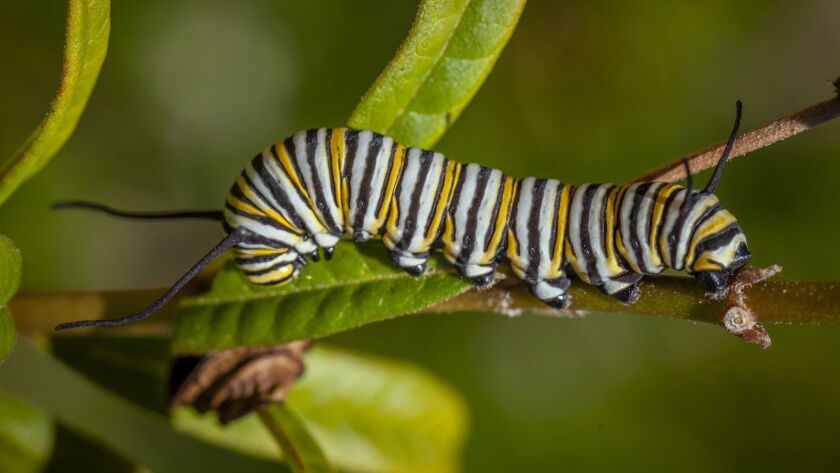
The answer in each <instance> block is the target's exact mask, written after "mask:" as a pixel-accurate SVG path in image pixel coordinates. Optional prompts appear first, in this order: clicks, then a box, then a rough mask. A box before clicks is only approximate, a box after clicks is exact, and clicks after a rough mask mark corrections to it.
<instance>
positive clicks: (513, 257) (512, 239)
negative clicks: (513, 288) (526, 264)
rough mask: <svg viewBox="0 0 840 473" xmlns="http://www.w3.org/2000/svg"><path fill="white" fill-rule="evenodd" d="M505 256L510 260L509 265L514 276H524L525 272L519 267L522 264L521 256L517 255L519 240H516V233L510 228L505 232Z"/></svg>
mask: <svg viewBox="0 0 840 473" xmlns="http://www.w3.org/2000/svg"><path fill="white" fill-rule="evenodd" d="M507 257H508V259H509V260H510V267H511V269H513V272H514V273H516V276H517V277H518V278H520V279H522V278H523V277H525V272H524V271H522V269H521V268H520V267H521V266H522V258H520V257H519V242H518V241H516V234H515V233H514V231H513V229H512V228H508V232H507Z"/></svg>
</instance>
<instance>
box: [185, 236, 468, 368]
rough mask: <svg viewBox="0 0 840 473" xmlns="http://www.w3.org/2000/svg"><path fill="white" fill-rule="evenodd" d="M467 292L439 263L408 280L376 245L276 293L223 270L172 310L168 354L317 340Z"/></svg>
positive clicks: (348, 253)
mask: <svg viewBox="0 0 840 473" xmlns="http://www.w3.org/2000/svg"><path fill="white" fill-rule="evenodd" d="M444 268H446V270H444ZM468 287H469V284H468V283H466V282H465V281H463V280H462V279H460V278H459V277H457V276H455V275H454V274H453V273H452V272H451V269H450V267H449V266H448V265H445V264H443V263H442V262H441V261H440V260H439V259H434V260H433V261H432V262H430V265H429V270H428V275H426V276H424V277H422V278H413V277H411V276H409V275H408V274H406V273H405V272H404V271H402V270H401V269H399V268H397V267H396V266H395V265H394V264H392V263H391V262H390V261H388V258H387V257H386V256H385V250H384V248H383V247H382V245H381V244H379V243H372V244H363V245H352V244H344V245H339V246H338V248H337V250H336V253H335V256H334V257H333V259H332V260H331V261H329V262H324V263H319V264H310V265H309V266H307V267H306V268H304V270H303V272H302V275H301V277H300V279H298V280H297V281H295V282H294V283H292V284H289V285H287V286H281V287H278V288H271V287H261V286H256V285H253V284H250V283H249V282H248V281H247V280H246V279H245V278H244V276H242V274H241V273H240V272H239V271H238V270H237V269H236V267H235V266H234V265H233V264H228V265H226V266H225V267H224V268H223V269H222V271H221V272H220V273H219V275H218V276H217V277H216V280H215V282H214V284H213V288H212V289H211V291H210V292H209V293H208V294H206V295H203V296H199V297H194V298H191V299H187V300H186V301H185V303H184V304H182V306H181V307H180V308H179V310H178V316H177V319H176V322H175V333H174V336H173V340H172V343H173V350H174V351H175V352H178V353H203V352H207V351H210V350H218V349H223V348H231V347H236V346H243V345H245V346H258V345H274V344H279V343H283V342H288V341H292V340H300V339H304V338H318V337H324V336H327V335H331V334H334V333H337V332H341V331H344V330H348V329H351V328H354V327H358V326H360V325H364V324H368V323H371V322H376V321H380V320H384V319H388V318H392V317H396V316H398V315H402V314H406V313H409V312H413V311H417V310H420V309H422V308H424V307H427V306H429V305H432V304H434V303H436V302H439V301H441V300H444V299H448V298H450V297H453V296H455V295H458V294H460V293H461V292H463V291H465V290H466V289H467V288H468Z"/></svg>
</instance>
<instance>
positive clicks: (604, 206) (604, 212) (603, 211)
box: [599, 186, 615, 259]
mask: <svg viewBox="0 0 840 473" xmlns="http://www.w3.org/2000/svg"><path fill="white" fill-rule="evenodd" d="M613 189H615V186H610V187H607V189H606V190H605V191H604V197H603V199H602V200H601V212H599V214H600V223H599V225H600V228H601V231H600V232H599V233H600V234H601V250H602V251H603V252H604V259H606V258H607V255H608V254H609V252H608V251H607V250H608V248H607V210H608V208H607V207H609V205H608V204H609V202H610V193H612V191H613ZM613 240H615V238H613Z"/></svg>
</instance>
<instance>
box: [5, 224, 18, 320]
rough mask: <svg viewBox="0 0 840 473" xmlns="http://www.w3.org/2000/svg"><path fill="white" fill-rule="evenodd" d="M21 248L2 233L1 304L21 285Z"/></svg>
mask: <svg viewBox="0 0 840 473" xmlns="http://www.w3.org/2000/svg"><path fill="white" fill-rule="evenodd" d="M20 275H21V257H20V250H19V249H18V248H17V247H16V246H15V244H14V243H13V242H12V240H10V239H9V237H7V236H6V235H0V306H3V305H5V304H6V303H7V302H9V300H10V299H11V298H12V296H14V295H15V293H16V292H17V290H18V287H19V286H20Z"/></svg>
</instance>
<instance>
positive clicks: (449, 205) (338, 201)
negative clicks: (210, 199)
mask: <svg viewBox="0 0 840 473" xmlns="http://www.w3.org/2000/svg"><path fill="white" fill-rule="evenodd" d="M740 116H741V104H740V102H738V104H737V116H736V120H735V126H734V128H733V130H732V133H731V135H730V138H729V142H728V144H727V146H726V150H725V152H724V154H723V156H722V157H721V160H720V163H719V164H718V166H717V167H716V168H715V172H714V175H713V177H712V180H711V181H710V183H709V184H708V185H707V186H706V188H704V189H703V190H701V191H698V190H694V189H692V186H691V185H690V184H689V186H688V188H686V187H683V186H680V185H676V184H667V183H661V182H644V183H635V184H631V185H615V184H583V185H576V186H573V185H568V184H563V183H561V182H559V181H556V180H554V179H543V178H534V177H528V178H525V179H515V178H512V177H509V176H505V175H504V174H503V173H502V172H501V171H499V170H497V169H491V168H487V167H484V166H480V165H478V164H460V163H457V162H454V161H450V160H448V159H447V158H446V157H444V156H443V155H442V154H440V153H436V152H433V151H427V150H423V149H420V148H416V147H409V146H405V145H402V144H399V143H397V142H396V141H395V140H394V139H393V138H391V137H388V136H384V135H381V134H379V133H375V132H372V131H358V130H352V129H348V128H318V129H312V130H305V131H301V132H298V133H296V134H295V135H293V136H292V137H290V138H287V139H285V140H281V141H278V142H276V143H275V144H273V145H271V146H270V147H268V148H267V149H265V150H264V151H263V152H262V153H260V154H258V155H257V156H255V157H254V158H253V159H252V160H251V161H250V162H249V163H248V164H247V165H246V166H245V169H244V170H243V171H242V173H241V174H240V176H239V177H238V178H237V179H236V180H235V182H234V184H233V187H232V188H231V190H230V192H229V193H228V195H227V198H226V200H225V206H224V211H223V218H224V220H223V226H224V229H225V231H226V232H228V233H229V235H230V236H229V237H228V238H227V239H226V240H224V241H223V243H222V244H220V245H219V246H218V247H217V248H216V249H214V251H213V252H211V254H210V255H208V256H207V257H205V260H207V261H205V260H202V262H201V263H200V264H199V265H196V266H195V267H194V268H193V269H192V270H191V271H190V273H188V274H187V275H185V276H184V278H182V279H181V280H179V282H178V284H177V285H176V286H177V287H180V286H182V285H183V284H184V283H186V281H187V280H189V278H190V277H192V276H194V275H195V274H196V273H197V272H198V270H199V269H200V267H201V266H202V265H204V264H206V263H207V262H209V259H208V258H210V257H211V256H213V255H217V254H218V253H219V252H220V250H219V249H220V248H221V249H222V250H223V249H225V248H227V247H228V246H230V247H232V249H233V253H234V258H235V261H236V264H237V265H238V266H239V268H240V269H241V270H242V272H243V273H244V275H245V276H246V277H247V279H248V280H250V281H251V282H252V283H254V284H259V285H282V284H288V283H290V282H292V281H294V279H295V278H297V277H298V275H299V274H300V270H301V268H302V267H303V266H305V265H306V264H307V263H308V261H307V259H306V256H308V257H309V259H310V260H311V261H318V260H319V250H323V252H324V259H330V257H331V256H332V254H333V251H334V248H335V246H336V245H337V244H338V243H339V241H341V240H342V239H353V240H355V241H365V240H368V239H371V238H374V237H381V238H382V241H383V243H384V245H385V247H386V248H387V250H388V252H389V253H390V257H391V259H392V260H393V261H394V263H396V264H397V265H398V266H399V267H401V268H403V269H404V270H405V271H406V272H408V273H409V274H411V275H413V276H419V275H420V274H422V273H423V272H424V270H425V268H426V265H427V262H428V259H429V257H430V255H431V254H432V252H434V251H441V252H442V253H443V256H444V257H445V258H446V260H448V261H449V262H450V263H452V264H453V265H454V266H455V267H456V268H457V270H458V272H459V273H460V274H461V275H462V276H463V277H465V278H467V279H469V280H470V281H471V282H472V283H473V284H475V285H477V286H484V285H487V284H489V283H490V282H492V281H493V277H494V273H495V271H496V269H497V266H498V265H499V264H502V263H507V264H509V265H510V267H511V269H512V271H513V273H514V274H515V275H516V277H518V278H520V279H521V280H522V281H524V282H525V284H527V286H528V288H529V289H530V291H531V293H532V294H533V295H534V296H536V297H537V298H538V299H540V300H541V301H543V302H545V303H546V304H548V305H550V306H552V307H557V308H566V307H569V306H570V305H571V304H572V298H571V297H570V296H569V293H568V290H569V284H570V280H569V275H570V273H574V274H576V275H577V276H578V277H579V278H580V279H581V280H583V281H584V282H586V283H588V284H591V285H594V286H597V287H599V288H600V289H601V290H602V291H603V292H605V293H606V294H610V295H612V296H615V297H616V298H618V299H619V300H620V301H622V302H625V303H633V302H635V301H636V300H637V299H638V298H639V295H640V290H639V288H638V285H637V284H638V282H639V281H640V280H641V279H642V277H643V276H649V275H656V274H659V273H660V272H662V271H663V270H665V269H666V268H671V269H675V270H681V271H686V272H688V273H689V274H693V275H695V276H697V278H698V280H699V281H700V282H701V284H703V286H704V287H705V288H706V289H707V290H708V291H710V292H712V293H713V294H716V295H720V294H721V293H722V291H725V289H726V284H727V280H728V278H729V275H730V274H731V273H732V272H733V271H734V270H736V269H738V268H740V267H741V266H744V265H745V264H746V263H747V261H748V260H749V258H750V253H749V250H748V249H747V245H746V237H745V236H744V233H743V232H742V231H741V228H740V227H739V226H738V222H737V221H736V220H735V217H734V216H733V215H732V214H731V213H730V212H728V211H727V210H725V209H723V208H722V207H721V205H720V202H719V201H718V198H717V197H716V196H714V195H713V194H712V191H713V190H714V187H715V186H716V185H717V182H718V180H719V179H720V175H721V172H722V169H723V163H725V161H726V160H727V159H728V156H729V152H730V151H731V149H732V146H733V144H734V141H735V138H736V136H737V131H738V124H739V123H740ZM686 166H687V165H686ZM689 182H690V181H689ZM70 205H71V206H73V207H86V208H95V209H97V210H101V211H105V212H109V213H111V214H113V215H119V216H131V217H137V216H142V217H146V218H148V217H152V218H173V217H174V218H179V217H195V216H199V217H201V218H209V217H213V216H214V215H215V214H212V213H206V212H203V213H199V214H196V213H176V214H137V213H128V212H121V211H114V210H113V209H110V208H106V207H102V206H99V205H96V206H94V205H90V204H87V203H72V204H70ZM213 257H215V256H213ZM177 287H176V288H173V290H171V291H170V293H168V294H167V296H166V297H170V296H171V294H174V291H176V290H177ZM164 299H165V300H164ZM164 299H161V301H158V302H156V303H155V304H153V306H150V308H149V309H147V310H146V311H143V312H142V313H141V314H138V315H137V316H132V317H129V318H126V319H120V320H118V321H95V322H81V323H71V324H64V325H63V326H61V328H73V327H77V326H85V325H120V324H122V323H126V322H128V321H129V320H134V318H144V317H147V316H148V315H149V314H150V313H151V311H153V310H156V309H157V308H158V307H159V305H162V303H165V301H166V300H168V299H166V298H164Z"/></svg>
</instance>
